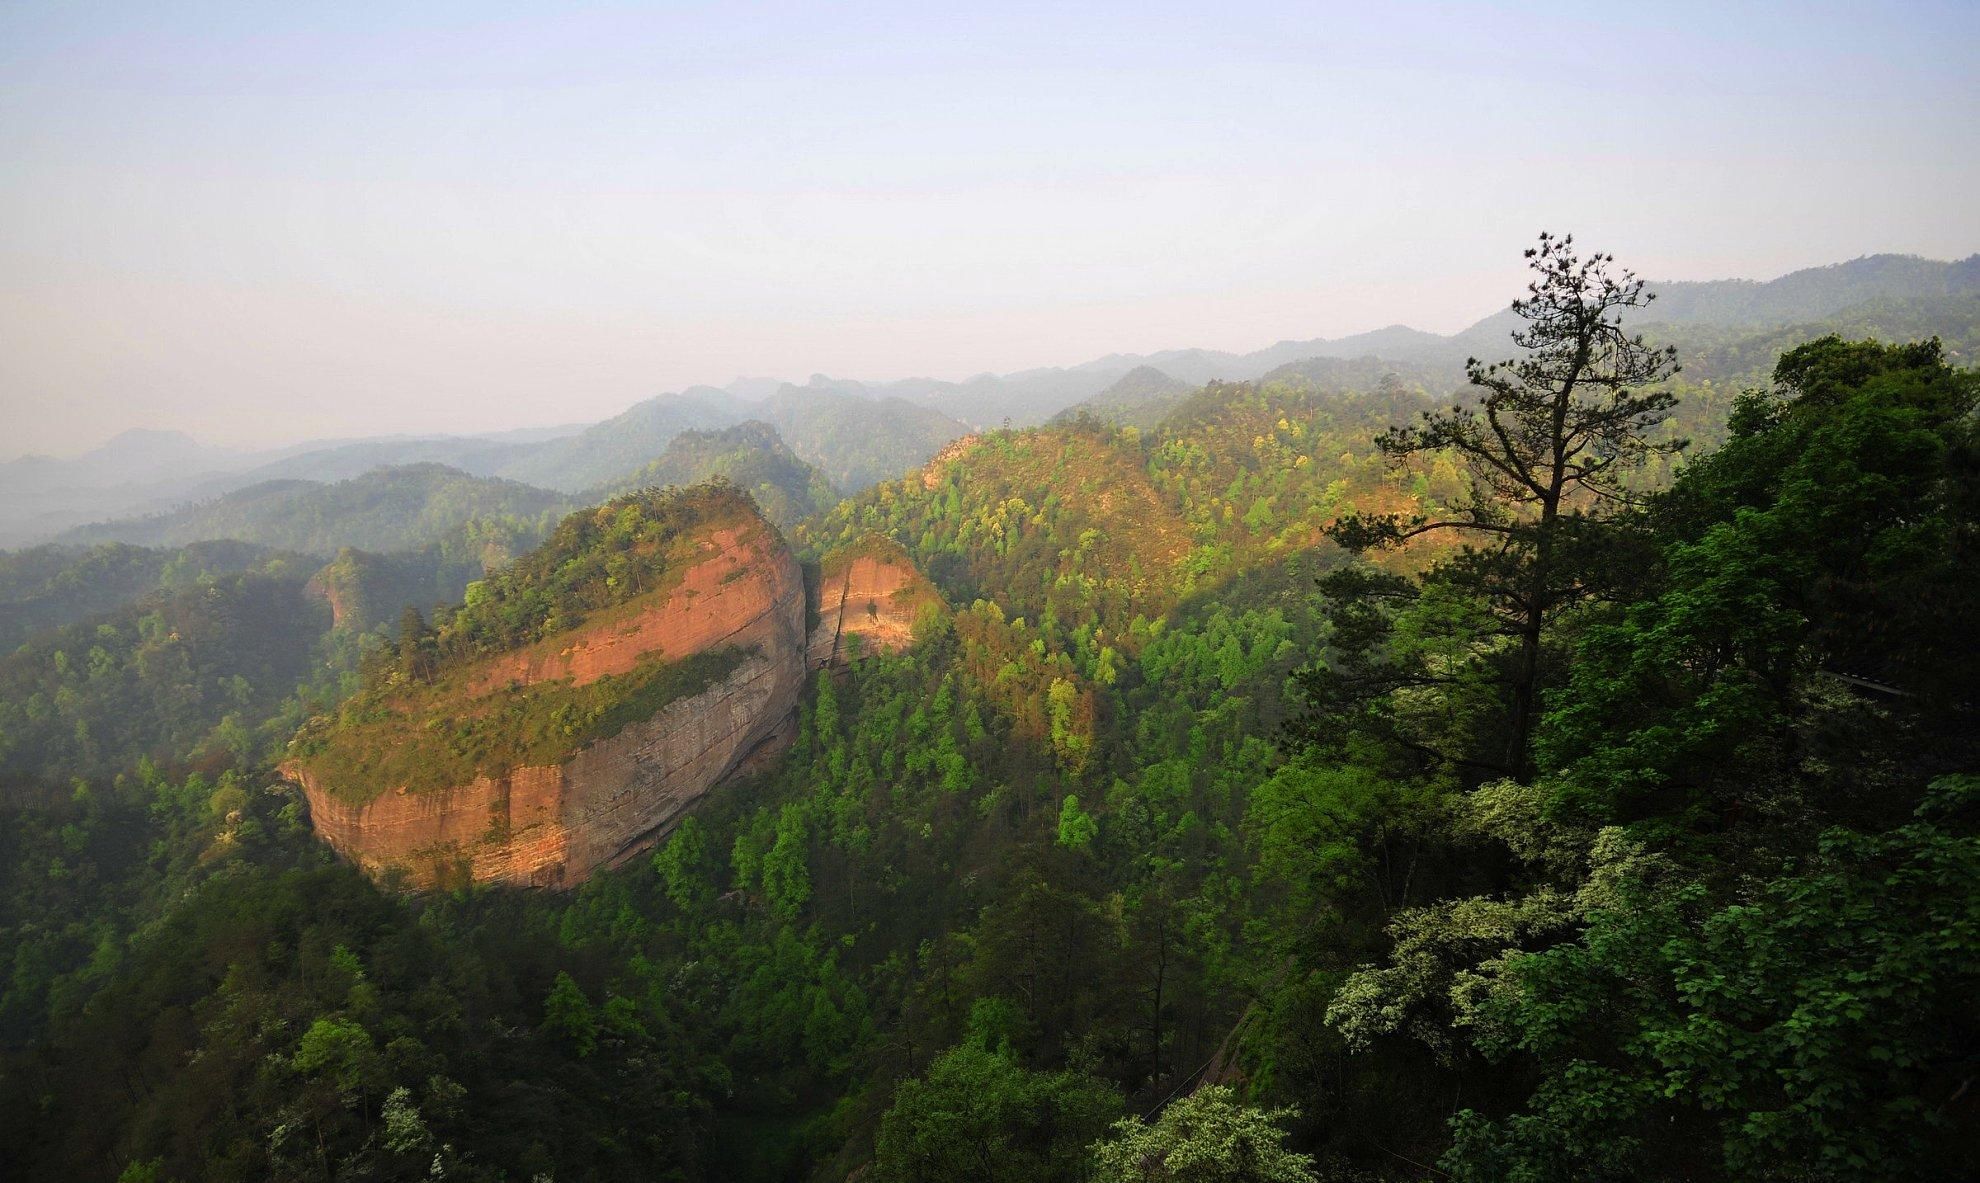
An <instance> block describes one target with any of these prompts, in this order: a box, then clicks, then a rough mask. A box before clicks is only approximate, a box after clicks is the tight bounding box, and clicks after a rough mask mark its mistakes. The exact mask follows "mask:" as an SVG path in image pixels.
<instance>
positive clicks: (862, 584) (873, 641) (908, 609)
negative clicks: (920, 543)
mask: <svg viewBox="0 0 1980 1183" xmlns="http://www.w3.org/2000/svg"><path fill="white" fill-rule="evenodd" d="M941 608H942V597H941V594H940V593H939V592H937V591H936V590H935V586H934V585H933V584H932V583H930V582H929V581H928V578H927V577H926V576H924V575H923V574H922V573H921V571H920V569H919V568H917V567H916V566H915V565H914V560H913V559H911V558H909V557H908V554H907V552H906V551H905V550H903V549H902V548H901V546H900V544H898V543H896V542H894V541H893V540H892V539H889V538H886V537H883V536H881V535H878V534H869V535H867V536H866V537H865V538H863V539H861V540H860V541H858V542H856V543H853V544H852V545H850V546H846V547H842V548H840V549H839V550H837V551H834V552H833V553H832V554H829V555H827V556H825V558H824V560H823V561H822V562H821V563H820V564H819V577H818V623H817V624H816V625H815V626H814V627H813V628H812V630H811V644H810V646H809V648H808V650H807V654H806V656H807V660H808V661H809V662H810V664H811V666H812V668H814V669H817V668H820V667H822V666H826V665H830V664H832V663H833V662H835V661H843V660H844V659H845V658H846V657H847V655H848V653H849V651H850V650H851V649H852V648H853V647H855V646H857V647H858V648H860V649H862V650H866V651H875V650H878V651H884V652H888V653H898V652H900V651H901V650H903V649H906V648H907V647H908V646H909V645H910V644H912V643H913V640H914V629H915V625H916V623H917V622H918V621H919V620H920V618H921V616H922V614H923V613H926V612H928V611H931V610H934V611H939V610H941ZM855 638H857V640H855Z"/></svg>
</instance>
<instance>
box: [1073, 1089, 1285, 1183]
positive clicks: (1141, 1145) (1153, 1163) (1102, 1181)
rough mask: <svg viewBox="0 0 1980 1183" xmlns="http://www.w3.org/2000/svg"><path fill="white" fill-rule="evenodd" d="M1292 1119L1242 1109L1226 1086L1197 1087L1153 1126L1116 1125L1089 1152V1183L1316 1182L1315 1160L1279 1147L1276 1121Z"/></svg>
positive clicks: (1278, 1112) (1281, 1136)
mask: <svg viewBox="0 0 1980 1183" xmlns="http://www.w3.org/2000/svg"><path fill="white" fill-rule="evenodd" d="M1295 1114H1296V1111H1295V1110H1292V1109H1255V1108H1253V1107H1251V1106H1249V1105H1243V1104H1240V1103H1239V1102H1238V1100H1237V1094H1236V1093H1235V1092H1233V1091H1232V1090H1231V1089H1230V1088H1228V1087H1226V1086H1224V1085H1210V1086H1208V1087H1206V1088H1201V1089H1198V1090H1197V1091H1196V1092H1194V1093H1192V1094H1190V1095H1189V1096H1187V1097H1184V1098H1182V1099H1181V1100H1179V1101H1177V1102H1176V1103H1175V1104H1173V1105H1170V1106H1169V1107H1168V1108H1167V1109H1165V1110H1163V1111H1162V1116H1161V1117H1160V1118H1158V1119H1156V1121H1155V1124H1154V1125H1149V1124H1148V1123H1147V1122H1145V1121H1143V1120H1142V1119H1141V1118H1138V1117H1128V1118H1123V1119H1122V1120H1120V1121H1118V1122H1115V1123H1114V1135H1113V1137H1111V1138H1108V1139H1107V1140H1105V1141H1103V1142H1099V1143H1096V1144H1095V1145H1094V1147H1093V1166H1094V1170H1093V1176H1092V1178H1093V1183H1315V1180H1317V1179H1318V1178H1319V1176H1318V1175H1316V1174H1314V1172H1313V1160H1312V1159H1310V1158H1308V1157H1307V1156H1306V1155H1304V1154H1295V1153H1293V1152H1292V1151H1290V1150H1287V1149H1286V1148H1285V1147H1284V1145H1282V1143H1283V1142H1284V1141H1285V1137H1286V1133H1285V1131H1284V1130H1283V1129H1281V1128H1279V1123H1280V1122H1282V1121H1285V1120H1286V1119H1288V1118H1290V1117H1293V1116H1295Z"/></svg>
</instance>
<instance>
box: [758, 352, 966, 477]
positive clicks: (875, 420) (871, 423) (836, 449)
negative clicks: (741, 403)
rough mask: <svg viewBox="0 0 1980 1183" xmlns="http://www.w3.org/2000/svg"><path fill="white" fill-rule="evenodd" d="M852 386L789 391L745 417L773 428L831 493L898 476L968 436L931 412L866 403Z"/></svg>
mask: <svg viewBox="0 0 1980 1183" xmlns="http://www.w3.org/2000/svg"><path fill="white" fill-rule="evenodd" d="M852 386H853V387H854V389H852V390H847V389H844V388H837V387H834V386H833V385H831V384H830V383H829V381H828V380H824V379H814V380H813V382H812V384H811V385H809V386H802V387H800V386H788V385H787V386H784V387H782V388H780V389H779V390H778V391H777V393H776V394H773V395H771V396H770V397H769V398H768V399H765V400H764V401H763V402H762V403H761V404H759V405H757V406H755V407H752V408H751V413H752V414H753V415H755V416H757V417H759V418H762V419H764V420H766V421H768V422H769V423H770V424H771V425H772V426H774V427H776V429H777V433H778V434H779V435H781V436H783V437H784V439H785V440H786V441H788V442H789V444H790V446H791V450H792V451H793V452H796V453H797V454H798V455H799V456H802V457H803V458H804V459H805V461H806V462H807V463H809V464H810V465H812V467H814V468H816V469H818V470H819V471H820V472H822V473H823V474H825V478H826V479H827V480H829V481H831V482H832V485H833V487H835V488H837V489H840V490H843V491H845V492H849V493H856V492H859V491H860V490H862V489H866V488H868V487H869V486H871V485H874V484H876V483H878V482H880V481H884V480H890V479H892V478H894V477H898V476H900V475H901V474H902V473H904V472H906V471H908V470H909V469H911V468H914V467H916V466H918V465H920V464H922V463H923V462H925V461H926V460H927V459H928V458H929V457H930V456H933V455H934V454H935V453H936V452H939V451H941V449H942V446H943V445H944V444H946V443H948V442H949V441H950V440H953V439H955V438H957V437H959V436H961V435H963V434H965V433H966V432H967V431H968V430H969V428H968V427H966V426H964V424H963V423H961V422H960V421H958V420H956V419H953V418H951V417H950V416H948V415H946V414H944V413H942V412H941V411H939V410H935V409H934V408H931V407H926V406H917V405H915V404H913V403H911V402H908V401H906V400H904V399H899V398H892V397H878V398H875V397H868V396H867V395H866V394H864V393H861V392H859V388H858V384H857V383H854V384H852Z"/></svg>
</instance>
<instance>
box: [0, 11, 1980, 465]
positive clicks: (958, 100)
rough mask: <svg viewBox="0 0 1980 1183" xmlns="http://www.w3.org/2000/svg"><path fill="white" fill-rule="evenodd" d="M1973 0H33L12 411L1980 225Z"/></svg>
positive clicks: (922, 333)
mask: <svg viewBox="0 0 1980 1183" xmlns="http://www.w3.org/2000/svg"><path fill="white" fill-rule="evenodd" d="M1976 44H1980V5H1976V4H1973V3H1971V0H1960V2H1954V3H1943V4H1904V3H1881V4H1864V5H1847V4H1807V3H1802V4H1787V5H1747V4H1740V3H1736V2H1723V0H1722V2H1719V3H1712V4H1698V5H1689V4H1658V3H1649V2H1642V3H1635V4H1630V5H1612V4H1588V3H1585V2H1584V3H1576V4H1558V5H1553V4H1536V5H1521V6H1518V7H1517V8H1511V7H1506V8H1503V9H1502V8H1501V7H1499V6H1491V5H1479V4H1426V5H1418V4H1397V5H1387V4H1369V3H1366V2H1365V0H1363V2H1360V3H1354V4H1341V5H1335V4H1324V3H1304V4H1257V3H1244V2H1241V0H1236V2H1233V0H1227V2H1224V3H1219V4H1214V5H1208V4H1202V3H1200V2H1199V3H1191V4H1181V5H1169V4H1163V3H1154V2H1147V0H1144V2H1140V3H1125V4H1077V3H1055V4H1041V5H1032V4H1025V3H1013V2H1003V3H995V4H983V5H964V4H928V3H913V4H884V5H883V4H874V5H827V4H820V3H811V4H787V5H782V4H776V5H773V4H764V5H755V4H742V3H733V2H732V3H721V4H661V5H630V4H626V5H579V4H558V5H524V4H505V3H501V2H499V0H481V2H478V3H465V4H458V5H451V4H422V5H396V4H394V5H384V4H365V3H354V2H349V0H347V2H344V3H336V4H315V3H306V2H300V0H295V2H288V3H282V4H265V3H257V4H246V5H238V6H235V5H225V4H211V3H202V4H177V3H172V2H170V0H151V2H147V3H138V4H128V5H104V4H91V3H62V4H49V3H35V2H28V0H9V2H8V3H6V4H5V5H0V455H10V454H18V453H20V452H46V453H53V454H69V453H74V452H76V451H79V450H82V449H84V448H87V447H89V446H91V445H93V444H96V443H98V442H101V441H102V440H103V439H104V438H106V437H108V436H109V435H111V434H114V433H115V432H117V431H119V430H122V429H124V428H129V427H150V428H169V429H178V430H184V431H187V432H190V433H192V434H193V435H195V436H197V437H199V438H200V439H202V440H205V441H208V442H211V443H218V444H224V445H229V446H247V445H261V444H273V443H283V442H289V441H294V440H299V439H305V438H314V437H334V436H352V435H371V434H385V433H395V432H468V431H482V430H500V429H507V428H513V427H523V426H534V425H544V424H553V423H566V422H577V421H583V420H592V419H598V418H602V417H604V416H607V415H611V414H614V413H617V412H618V411H620V410H623V409H624V408H625V407H626V406H627V405H629V404H631V403H633V402H635V401H638V400H639V399H642V398H646V397H649V396H651V395H653V394H656V393H659V392H661V391H665V390H672V389H679V388H681V387H683V386H687V385H691V384H694V383H704V382H705V383H712V384H718V385H719V384H721V383H724V382H727V381H729V380H730V379H732V378H735V377H737V376H740V375H769V376H776V377H785V378H792V379H795V380H798V381H803V380H804V379H805V378H806V377H808V376H809V375H811V374H813V373H827V374H831V375H833V376H838V377H854V378H863V379H869V380H885V379H892V378H899V377H907V376H932V377H938V378H952V379H955V378H963V377H967V376H969V375H972V374H976V373H981V372H985V371H993V372H1007V371H1012V370H1019V369H1025V368H1029V367H1033V366H1042V365H1070V364H1077V363H1079V362H1081V361H1085V360H1087V359H1089V358H1092V357H1095V356H1099V355H1103V354H1107V353H1112V352H1147V351H1153V350H1158V349H1165V348H1179V347H1186V346H1201V347H1206V348H1218V349H1232V350H1250V349H1256V348H1259V347H1262V346H1264V345H1268V344H1270V343H1272V342H1274V341H1277V340H1280V339H1284V338H1308V337H1315V336H1339V335H1343V334H1347V333H1352V332H1359V331H1363V330H1367V329H1373V328H1378V327H1381V326H1384V325H1388V324H1393V323H1407V324H1410V325H1413V326H1415V327H1418V328H1424V329H1429V330H1433V331H1438V332H1450V331H1455V330H1457V329H1459V328H1462V327H1464V326H1465V325H1466V324H1469V323H1471V322H1472V321H1475V320H1477V319H1478V318H1480V317H1481V316H1483V315H1485V314H1487V313H1489V312H1491V311H1493V310H1495V309H1497V308H1499V307H1501V306H1503V305H1504V304H1505V303H1506V301H1508V300H1509V299H1510V298H1511V297H1512V296H1514V295H1517V294H1518V293H1519V291H1520V286H1521V283H1522V280H1521V260H1520V250H1521V249H1522V248H1523V247H1524V246H1525V245H1526V243H1527V242H1528V241H1529V240H1530V239H1531V238H1532V237H1533V235H1534V234H1535V233H1537V232H1538V231H1539V230H1541V229H1553V230H1555V231H1557V232H1558V231H1571V232H1573V233H1574V234H1575V235H1576V237H1577V240H1578V241H1579V242H1581V243H1583V244H1585V245H1588V246H1592V247H1599V248H1601V249H1603V250H1605V251H1608V252H1612V253H1614V254H1615V255H1617V257H1618V259H1619V261H1620V262H1622V263H1623V264H1625V265H1627V266H1629V267H1631V268H1633V269H1635V270H1636V271H1637V272H1639V273H1640V274H1643V275H1646V276H1650V277H1654V278H1661V279H1713V278H1728V277H1750V278H1762V279H1764V278H1771V277H1773V276H1775V275H1779V274H1782V273H1784V272H1786V271H1790V270H1793V269H1795V268H1798V267H1804V266H1813V265H1820V264H1824V263H1832V262H1838V261H1841V260H1844V259H1849V258H1853V257H1856V256H1859V255H1864V254H1872V253H1878V252H1884V251H1895V252H1905V253H1915V254H1922V255H1927V256H1930V257H1934V258H1957V257H1963V256H1965V255H1967V254H1971V253H1973V252H1974V251H1975V250H1980V201H1977V200H1975V199H1974V196H1973V195H1974V194H1975V193H1976V192H1980V153H1976V151H1975V146H1976V144H1975V137H1974V130H1973V129H1974V127H1975V126H1976V123H1980V67H1976V65H1975V64H1974V59H1973V56H1972V48H1973V46H1974V45H1976Z"/></svg>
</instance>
